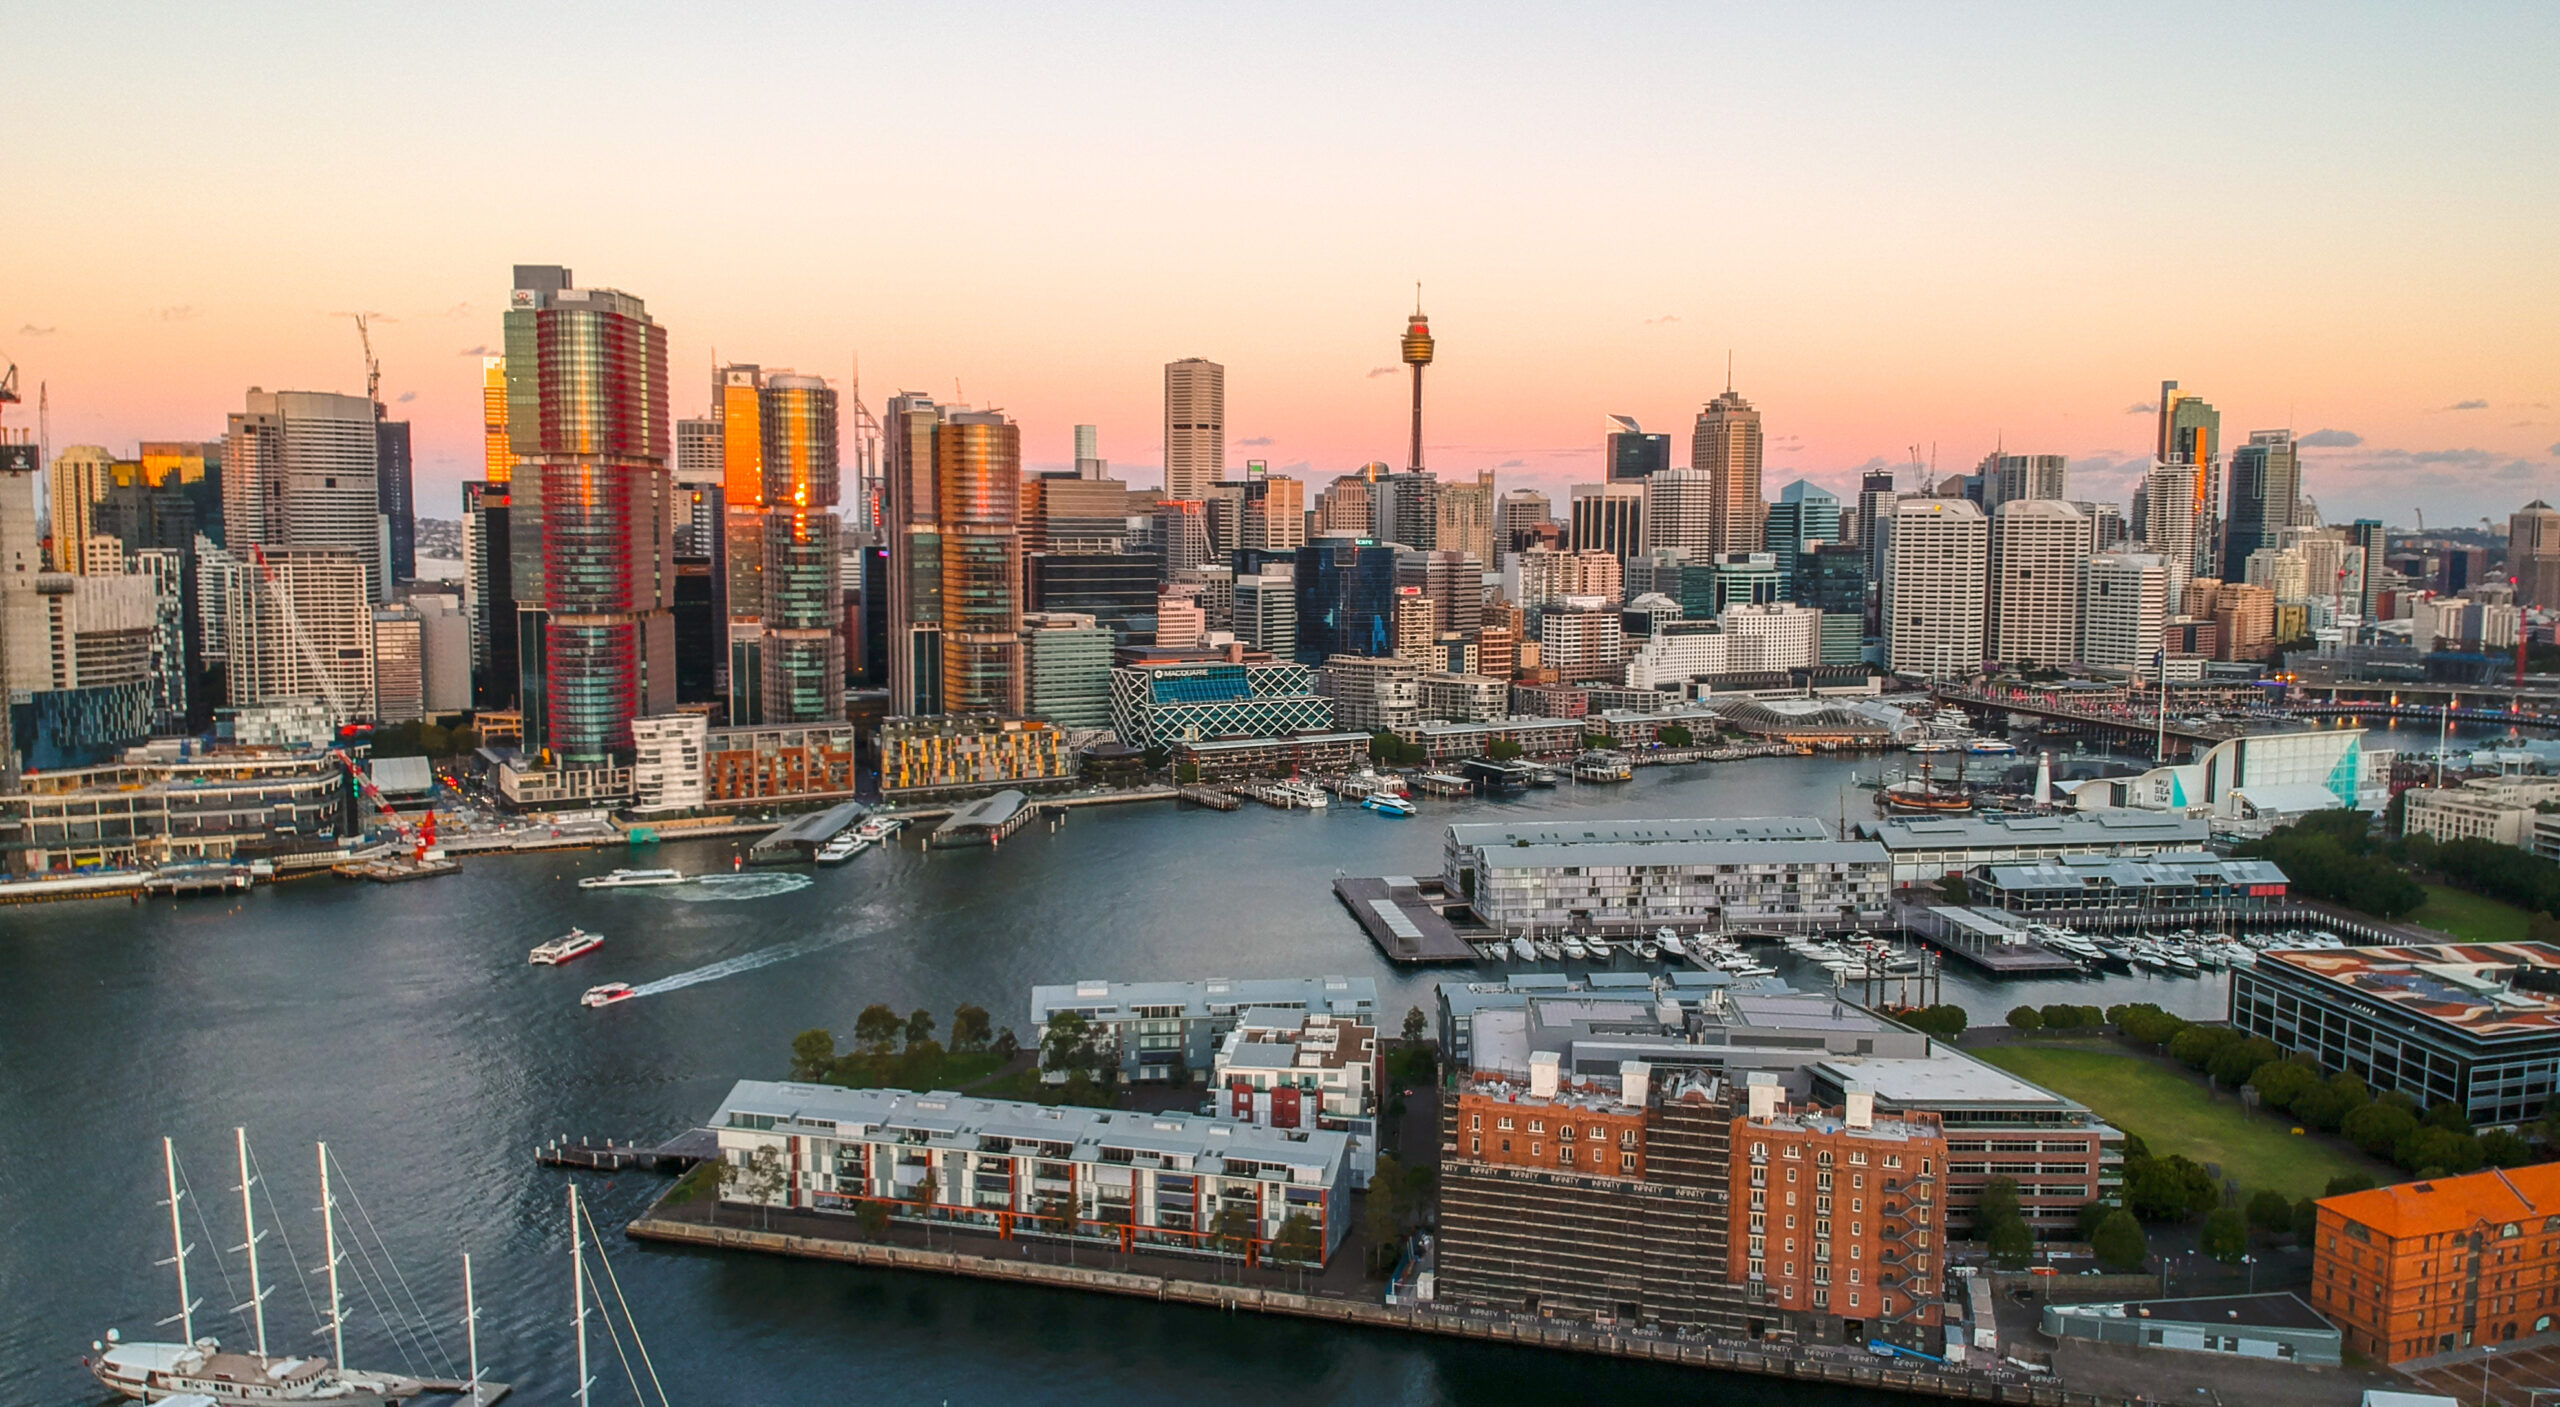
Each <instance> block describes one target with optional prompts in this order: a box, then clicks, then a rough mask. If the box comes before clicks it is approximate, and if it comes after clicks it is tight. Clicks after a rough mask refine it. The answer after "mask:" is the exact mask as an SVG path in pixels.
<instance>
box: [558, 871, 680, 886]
mask: <svg viewBox="0 0 2560 1407" xmlns="http://www.w3.org/2000/svg"><path fill="white" fill-rule="evenodd" d="M682 883H684V872H683V871H681V870H615V871H614V872H613V873H611V874H591V875H589V876H587V877H586V878H585V879H582V880H579V881H578V887H579V888H580V889H642V888H647V887H648V886H651V885H658V884H682Z"/></svg>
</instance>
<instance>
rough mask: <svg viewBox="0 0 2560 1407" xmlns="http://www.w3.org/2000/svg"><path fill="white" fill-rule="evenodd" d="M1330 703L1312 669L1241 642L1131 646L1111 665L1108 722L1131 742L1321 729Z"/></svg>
mask: <svg viewBox="0 0 2560 1407" xmlns="http://www.w3.org/2000/svg"><path fill="white" fill-rule="evenodd" d="M1380 663H1386V662H1385V661H1380ZM1406 667H1408V668H1410V667H1411V666H1409V665H1408V666H1406ZM1334 707H1335V706H1334V703H1333V701H1332V700H1330V699H1328V698H1326V697H1325V696H1324V695H1323V694H1322V692H1321V688H1320V685H1319V684H1318V682H1317V678H1316V671H1314V670H1311V669H1309V668H1308V667H1307V666H1306V665H1304V664H1300V663H1298V662H1297V661H1295V660H1279V659H1273V658H1270V657H1269V656H1266V655H1261V654H1258V653H1255V654H1248V653H1247V652H1246V651H1245V650H1244V649H1243V648H1242V647H1241V646H1236V647H1231V648H1230V649H1229V650H1227V651H1226V652H1225V653H1223V654H1217V653H1208V652H1197V651H1195V652H1174V653H1171V654H1169V655H1167V656H1165V657H1162V658H1151V657H1147V656H1145V655H1142V654H1137V653H1134V652H1133V653H1130V654H1127V655H1124V656H1123V658H1122V660H1121V662H1120V663H1119V664H1117V665H1115V666H1114V667H1113V668H1112V671H1111V723H1112V728H1113V729H1114V731H1115V732H1117V733H1118V735H1119V738H1120V741H1121V742H1122V743H1124V744H1126V745H1128V746H1130V747H1139V748H1145V747H1163V746H1169V745H1171V744H1173V743H1175V742H1178V741H1192V742H1200V741H1207V740H1211V739H1219V738H1277V737H1284V736H1287V735H1290V734H1295V733H1303V732H1321V731H1324V730H1327V729H1330V728H1332V727H1333V726H1335V725H1334ZM1344 726H1350V725H1344Z"/></svg>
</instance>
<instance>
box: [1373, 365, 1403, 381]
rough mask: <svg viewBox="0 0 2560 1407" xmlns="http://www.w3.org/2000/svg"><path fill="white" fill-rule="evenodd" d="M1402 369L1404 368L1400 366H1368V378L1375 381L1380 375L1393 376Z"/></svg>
mask: <svg viewBox="0 0 2560 1407" xmlns="http://www.w3.org/2000/svg"><path fill="white" fill-rule="evenodd" d="M1402 370H1404V368H1403V367H1400V366H1373V367H1371V368H1369V379H1370V380H1372V381H1375V380H1377V379H1378V378H1379V377H1381V376H1393V375H1395V374H1396V373H1397V372H1400V371H1402Z"/></svg>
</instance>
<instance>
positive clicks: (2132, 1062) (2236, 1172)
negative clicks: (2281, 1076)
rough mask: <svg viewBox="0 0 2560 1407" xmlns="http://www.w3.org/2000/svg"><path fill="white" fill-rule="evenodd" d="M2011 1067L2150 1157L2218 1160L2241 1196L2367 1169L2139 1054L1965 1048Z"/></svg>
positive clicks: (2298, 1187)
mask: <svg viewBox="0 0 2560 1407" xmlns="http://www.w3.org/2000/svg"><path fill="white" fill-rule="evenodd" d="M1968 1053H1969V1054H1973V1055H1977V1056H1979V1057H1981V1058H1982V1059H1983V1060H1986V1061H1988V1062H1990V1063H1991V1064H1993V1065H1997V1066H1999V1067H2000V1068H2001V1069H2003V1070H2007V1071H2009V1072H2010V1073H2011V1074H2015V1075H2022V1076H2024V1077H2026V1078H2027V1079H2030V1080H2033V1081H2035V1082H2036V1083H2037V1084H2040V1085H2043V1086H2045V1087H2046V1088H2048V1089H2053V1090H2058V1091H2060V1092H2061V1093H2063V1094H2067V1095H2069V1096H2071V1097H2072V1098H2074V1099H2077V1100H2079V1101H2080V1102H2081V1103H2083V1104H2086V1105H2088V1106H2089V1107H2090V1108H2092V1109H2094V1110H2096V1111H2097V1112H2098V1115H2099V1117H2101V1118H2103V1119H2105V1120H2106V1121H2107V1122H2108V1123H2111V1124H2113V1125H2115V1126H2116V1127H2117V1128H2120V1129H2123V1130H2124V1131H2125V1132H2127V1133H2132V1134H2138V1135H2140V1136H2141V1138H2142V1141H2143V1142H2144V1143H2145V1144H2146V1145H2148V1146H2149V1147H2150V1149H2151V1151H2152V1153H2154V1154H2155V1155H2157V1156H2161V1157H2166V1156H2168V1155H2169V1154H2172V1153H2183V1154H2185V1155H2186V1156H2187V1157H2190V1158H2193V1159H2194V1160H2196V1161H2197V1162H2199V1163H2219V1164H2220V1165H2221V1166H2222V1175H2223V1176H2224V1177H2227V1178H2236V1179H2238V1180H2239V1183H2240V1187H2241V1195H2242V1196H2243V1197H2246V1196H2247V1195H2248V1194H2249V1193H2251V1192H2255V1191H2257V1190H2259V1189H2260V1188H2267V1187H2272V1188H2274V1189H2275V1190H2276V1191H2278V1192H2281V1193H2283V1194H2284V1195H2285V1196H2286V1197H2288V1198H2301V1197H2317V1196H2319V1195H2320V1194H2321V1193H2322V1192H2323V1191H2324V1190H2325V1189H2326V1188H2327V1187H2328V1185H2329V1179H2331V1178H2333V1177H2339V1176H2343V1175H2345V1174H2348V1173H2363V1174H2367V1175H2372V1174H2373V1172H2374V1169H2373V1168H2372V1167H2371V1166H2370V1165H2368V1164H2366V1163H2365V1162H2364V1161H2363V1160H2361V1159H2359V1158H2358V1157H2356V1155H2354V1154H2353V1153H2351V1152H2348V1151H2347V1150H2345V1149H2343V1148H2340V1147H2338V1146H2336V1145H2334V1144H2332V1143H2330V1142H2328V1141H2327V1140H2326V1139H2323V1138H2320V1137H2319V1136H2317V1135H2312V1134H2305V1135H2302V1136H2300V1137H2296V1136H2295V1135H2294V1134H2293V1132H2292V1129H2293V1124H2292V1122H2291V1121H2290V1120H2289V1119H2288V1118H2286V1116H2284V1115H2282V1114H2277V1113H2258V1114H2247V1115H2244V1114H2243V1113H2242V1111H2241V1108H2240V1104H2239V1101H2238V1100H2236V1099H2233V1098H2229V1097H2227V1096H2218V1095H2212V1094H2208V1093H2206V1092H2205V1088H2204V1086H2203V1085H2202V1084H2201V1083H2199V1082H2198V1080H2197V1078H2196V1077H2194V1076H2189V1075H2185V1074H2182V1073H2180V1072H2178V1071H2175V1070H2171V1069H2168V1068H2167V1067H2165V1066H2162V1065H2158V1064H2155V1063H2154V1062H2152V1061H2149V1060H2144V1059H2142V1058H2141V1057H2139V1056H2133V1055H2123V1054H2118V1053H2116V1052H2113V1051H2104V1050H2065V1049H2057V1048H2054V1047H2050V1046H2033V1045H1996V1046H1986V1047H1983V1048H1982V1049H1980V1050H1975V1051H1971V1052H1968Z"/></svg>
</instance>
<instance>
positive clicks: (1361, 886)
mask: <svg viewBox="0 0 2560 1407" xmlns="http://www.w3.org/2000/svg"><path fill="white" fill-rule="evenodd" d="M1434 894H1439V895H1441V896H1442V897H1443V898H1446V897H1447V896H1446V891H1445V890H1444V889H1443V888H1442V886H1441V883H1440V881H1438V880H1436V879H1429V880H1424V879H1415V878H1414V877H1412V876H1411V875H1342V876H1339V877H1337V878H1336V879H1335V880H1334V881H1333V895H1334V897H1335V898H1337V899H1340V900H1341V901H1342V907H1344V908H1346V909H1349V910H1350V911H1351V917H1352V918H1354V919H1356V920H1358V921H1359V924H1360V931H1361V932H1363V933H1366V934H1368V935H1369V941H1370V942H1372V943H1375V944H1377V945H1378V951H1379V952H1381V953H1384V954H1385V955H1386V957H1387V960H1388V961H1389V962H1395V963H1403V964H1407V965H1414V966H1418V965H1421V964H1426V963H1444V962H1447V963H1455V962H1475V961H1476V960H1477V958H1476V950H1475V949H1474V948H1473V947H1470V946H1469V945H1468V943H1467V940H1466V939H1465V938H1463V937H1461V936H1460V935H1459V933H1458V927H1457V925H1456V924H1453V923H1451V922H1450V921H1449V917H1448V915H1446V914H1444V913H1442V912H1441V911H1440V907H1439V906H1438V905H1436V904H1434V903H1432V902H1431V896H1432V895H1434Z"/></svg>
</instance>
